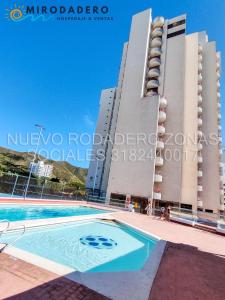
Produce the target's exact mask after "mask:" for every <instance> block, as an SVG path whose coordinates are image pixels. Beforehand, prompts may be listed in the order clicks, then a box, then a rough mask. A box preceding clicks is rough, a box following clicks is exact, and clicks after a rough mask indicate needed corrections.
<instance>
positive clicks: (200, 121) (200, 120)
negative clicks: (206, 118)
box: [198, 118, 202, 126]
mask: <svg viewBox="0 0 225 300" xmlns="http://www.w3.org/2000/svg"><path fill="white" fill-rule="evenodd" d="M198 126H202V119H201V118H198Z"/></svg>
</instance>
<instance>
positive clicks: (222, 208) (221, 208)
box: [220, 203, 224, 211]
mask: <svg viewBox="0 0 225 300" xmlns="http://www.w3.org/2000/svg"><path fill="white" fill-rule="evenodd" d="M220 210H222V211H224V204H223V203H221V204H220Z"/></svg>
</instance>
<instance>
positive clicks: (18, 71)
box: [0, 0, 225, 167]
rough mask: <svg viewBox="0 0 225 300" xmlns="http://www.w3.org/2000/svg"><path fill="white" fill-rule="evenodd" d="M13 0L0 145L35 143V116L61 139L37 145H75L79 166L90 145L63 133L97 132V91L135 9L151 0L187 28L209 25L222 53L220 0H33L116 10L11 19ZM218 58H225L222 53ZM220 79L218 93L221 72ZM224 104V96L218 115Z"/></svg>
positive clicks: (1, 55)
mask: <svg viewBox="0 0 225 300" xmlns="http://www.w3.org/2000/svg"><path fill="white" fill-rule="evenodd" d="M35 2H36V3H37V1H35ZM14 3H15V1H10V0H8V1H4V3H3V1H1V3H0V35H1V39H0V104H1V106H0V107H1V109H0V122H1V131H0V133H1V134H0V146H4V147H9V148H12V149H15V150H19V151H28V150H32V148H33V147H32V146H31V145H30V139H29V141H28V143H27V142H26V136H27V134H28V135H29V134H31V133H34V132H35V128H34V124H35V123H40V124H43V125H44V126H45V127H46V131H45V138H47V137H52V135H53V134H55V135H54V138H55V140H57V141H58V142H59V143H60V141H59V136H58V135H57V134H61V135H62V139H63V140H62V144H61V145H57V150H58V152H56V151H55V152H54V151H52V150H53V144H52V142H48V143H43V142H42V145H41V148H40V149H42V153H43V154H44V152H43V150H46V151H47V150H48V152H49V153H51V154H52V156H53V158H55V159H64V158H68V152H69V151H70V153H71V151H73V153H75V155H78V154H79V159H77V161H76V159H75V160H74V156H73V157H71V156H70V158H68V160H69V161H70V162H71V163H72V164H75V165H78V166H84V167H88V161H87V160H86V159H85V157H84V155H83V154H84V152H85V149H87V148H90V146H88V145H84V146H81V145H76V144H75V143H74V144H71V145H69V144H68V135H69V133H70V132H74V133H78V134H81V133H82V132H87V133H90V134H92V133H93V132H94V129H95V124H96V120H97V115H98V108H99V96H100V92H101V89H103V88H108V87H113V86H115V85H116V83H117V77H118V71H119V65H120V59H121V52H122V47H123V43H124V42H125V41H127V39H128V35H129V29H130V22H131V16H132V15H133V14H135V13H137V12H140V11H142V10H144V9H147V8H149V7H151V8H153V17H154V16H157V15H163V16H165V17H167V18H171V17H174V16H176V15H179V14H182V13H187V17H188V19H187V31H188V32H190V33H191V32H194V31H201V30H206V31H207V32H208V35H209V40H216V42H217V48H218V50H220V51H222V52H223V53H225V39H224V31H225V18H224V12H225V1H221V0H214V1H210V0H196V1H190V0H189V1H188V0H182V1H180V0H170V1H167V0H164V1H162V0H161V1H160V0H158V1H145V0H133V1H128V0H123V1H119V0H113V1H109V0H105V1H102V0H97V1H95V3H93V2H92V1H91V0H90V1H86V0H82V1H78V2H77V1H76V2H74V1H68V0H67V1H62V0H61V1H56V0H54V1H42V0H39V1H38V4H39V5H41V4H48V5H49V4H51V5H53V3H54V4H60V5H69V4H73V5H78V4H80V5H82V6H85V5H87V4H89V5H93V4H97V5H99V6H101V5H108V6H109V8H110V15H112V16H113V17H114V20H113V21H110V22H103V21H102V22H101V21H99V22H85V21H84V22H82V21H71V22H62V21H61V22H60V21H48V22H41V21H38V22H30V21H28V20H26V21H23V22H17V23H14V22H11V21H9V20H7V19H6V18H5V13H6V11H5V8H7V7H8V8H10V7H12V6H13V4H14ZM31 3H32V1H29V2H27V0H24V1H21V0H19V1H17V2H16V4H17V5H22V4H25V5H26V4H29V5H31ZM222 61H223V65H224V59H223V56H222ZM223 69H224V68H223ZM221 83H222V87H221V94H222V99H223V96H224V93H225V91H224V89H225V88H224V84H223V78H222V81H221ZM223 110H224V106H223V103H222V116H223ZM223 123H224V121H223ZM222 125H223V124H222ZM56 133H57V134H56ZM8 134H11V135H12V136H15V135H16V134H17V135H19V134H20V135H21V136H22V138H23V140H22V142H23V145H21V143H20V145H19V144H17V145H16V144H14V143H13V142H11V143H10V144H9V145H8V138H7V137H8ZM80 158H81V159H80Z"/></svg>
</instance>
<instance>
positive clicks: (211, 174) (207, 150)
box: [201, 42, 220, 212]
mask: <svg viewBox="0 0 225 300" xmlns="http://www.w3.org/2000/svg"><path fill="white" fill-rule="evenodd" d="M202 85H203V104H202V109H203V113H202V122H203V123H202V131H203V134H204V136H206V137H208V136H209V134H215V136H217V135H218V107H217V98H216V94H217V88H216V45H215V42H210V43H206V44H205V45H204V50H203V84H202ZM202 154H203V165H202V169H203V178H202V186H203V192H202V196H201V198H202V201H203V207H204V209H212V210H213V211H214V212H216V211H217V210H218V209H219V207H220V188H219V151H218V145H217V144H216V145H212V144H209V143H205V142H203V150H202Z"/></svg>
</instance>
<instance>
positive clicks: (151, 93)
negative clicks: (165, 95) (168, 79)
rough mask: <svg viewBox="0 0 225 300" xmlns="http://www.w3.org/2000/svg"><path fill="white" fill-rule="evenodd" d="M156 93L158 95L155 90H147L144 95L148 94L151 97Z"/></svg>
mask: <svg viewBox="0 0 225 300" xmlns="http://www.w3.org/2000/svg"><path fill="white" fill-rule="evenodd" d="M156 95H158V94H157V93H156V91H154V90H149V91H148V92H147V93H146V96H149V97H151V96H156Z"/></svg>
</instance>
